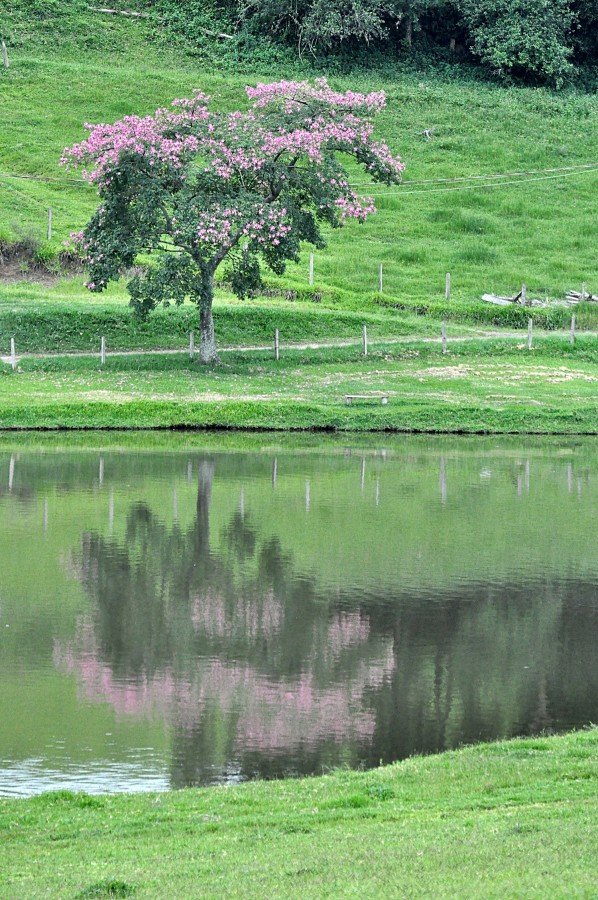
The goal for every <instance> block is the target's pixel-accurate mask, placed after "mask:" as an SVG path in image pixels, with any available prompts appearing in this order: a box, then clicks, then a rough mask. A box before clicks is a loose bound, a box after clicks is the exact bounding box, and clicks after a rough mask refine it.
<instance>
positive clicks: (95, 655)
mask: <svg viewBox="0 0 598 900" xmlns="http://www.w3.org/2000/svg"><path fill="white" fill-rule="evenodd" d="M213 477H214V464H213V462H212V461H211V460H210V459H204V460H202V461H201V462H200V464H199V479H198V492H197V508H196V516H195V519H194V522H193V525H192V527H191V528H189V529H188V530H185V531H184V530H181V529H180V528H178V527H177V526H175V527H173V528H168V527H166V526H165V525H164V523H163V522H162V521H161V520H160V519H159V518H158V517H156V516H155V515H154V514H153V513H152V511H151V510H150V509H149V508H148V507H147V506H146V505H145V504H136V505H134V506H133V507H131V510H130V512H129V516H128V520H127V530H126V536H125V540H124V542H123V543H122V544H120V543H118V542H116V541H114V540H106V539H105V538H103V537H101V536H100V535H97V534H86V535H85V536H84V538H83V541H82V553H81V561H80V566H79V577H80V578H81V580H82V582H83V584H84V585H85V587H86V589H87V590H88V592H89V593H90V595H91V596H92V598H93V600H94V613H93V618H86V619H84V620H81V621H80V623H79V627H78V633H77V637H76V640H75V641H74V642H73V643H72V644H71V645H69V646H67V647H63V648H57V652H56V658H57V660H59V661H60V662H61V664H62V665H63V666H66V667H67V668H68V669H70V670H72V671H76V672H77V673H78V674H79V675H80V677H81V679H82V683H83V688H84V691H85V693H86V695H87V696H88V697H93V698H97V699H108V700H109V701H110V702H111V703H112V704H113V705H114V707H115V708H116V709H117V711H119V712H122V713H129V714H136V715H141V714H157V715H160V716H161V717H164V718H166V719H167V720H168V721H170V722H171V724H172V727H173V732H174V740H175V745H176V746H175V748H174V754H173V756H174V762H173V765H174V767H175V771H174V772H173V781H174V783H175V784H177V785H179V784H189V783H199V782H202V781H206V780H212V779H213V778H214V777H218V776H219V775H220V774H221V773H222V772H223V771H225V770H226V769H227V768H230V767H231V766H232V767H233V768H234V769H241V770H243V771H254V770H256V769H258V770H259V771H260V772H261V773H262V774H268V773H269V772H275V771H284V770H285V769H286V768H289V767H291V768H294V769H297V770H299V769H301V768H302V767H303V765H304V764H305V763H304V762H299V757H301V759H303V760H305V759H306V758H309V759H310V762H309V764H308V768H310V769H311V768H312V767H313V766H314V765H315V766H317V765H318V762H320V763H321V764H323V763H324V762H325V761H330V762H336V761H337V760H338V752H339V749H338V748H339V745H343V746H344V747H345V748H346V751H347V752H348V753H349V754H350V760H351V761H353V760H354V759H355V758H356V757H355V753H356V750H357V747H358V746H360V745H362V744H363V743H364V742H369V741H370V740H371V738H372V735H373V731H374V728H375V717H374V713H373V711H372V708H371V698H370V693H371V692H372V691H374V692H375V691H376V689H379V688H380V687H381V686H382V684H383V683H384V682H385V681H388V679H389V677H390V675H391V673H392V671H393V668H394V656H393V648H392V639H391V638H388V637H382V636H379V635H375V634H373V633H372V629H371V627H370V622H369V619H368V617H367V615H365V614H363V613H361V612H360V611H359V610H351V611H343V610H339V609H334V608H333V607H332V605H331V604H329V603H325V602H323V598H322V597H318V596H317V595H316V592H315V588H314V584H313V582H312V581H311V580H310V579H306V578H298V577H297V576H296V575H295V573H294V571H293V565H292V559H291V557H290V556H289V555H287V554H285V553H283V551H282V549H281V547H280V543H279V542H278V540H277V539H264V540H260V538H259V537H258V535H257V534H256V532H255V531H254V530H253V529H252V527H251V521H250V518H249V517H245V516H242V515H241V514H240V513H237V514H236V515H235V516H233V518H232V520H231V521H230V523H229V525H228V526H227V528H226V529H225V530H224V533H223V535H222V542H221V543H222V546H223V550H222V552H221V553H219V554H216V553H215V552H213V550H212V548H211V544H210V514H209V513H210V502H211V493H212V482H213ZM266 754H267V755H266Z"/></svg>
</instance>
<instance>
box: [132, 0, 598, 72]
mask: <svg viewBox="0 0 598 900" xmlns="http://www.w3.org/2000/svg"><path fill="white" fill-rule="evenodd" d="M146 6H154V7H155V6H161V7H163V8H164V7H170V8H171V10H172V14H173V15H175V14H176V16H177V17H179V18H181V19H182V20H183V19H184V22H185V25H186V28H187V30H188V31H191V30H192V29H193V27H194V22H195V23H198V21H199V18H201V19H202V21H204V20H205V17H206V15H209V14H210V12H209V11H208V9H207V7H206V4H205V3H200V2H199V0H184V2H182V3H177V4H176V13H175V0H155V2H152V0H146ZM211 14H212V15H213V16H214V17H215V18H218V17H223V18H225V19H226V20H227V22H228V23H229V27H230V28H231V30H234V31H235V32H236V33H237V34H238V33H243V34H245V35H256V36H259V37H262V38H263V37H264V36H266V37H268V38H270V39H271V40H275V41H279V42H281V43H283V44H287V45H290V46H293V47H294V48H296V50H297V51H298V52H299V53H300V54H302V55H304V56H306V55H308V54H322V53H330V52H335V51H338V50H339V49H341V48H348V49H350V50H352V51H359V50H360V49H362V48H363V49H365V48H368V47H369V48H371V47H378V48H380V49H384V50H386V51H387V50H392V51H394V52H396V53H398V54H399V55H401V56H403V57H405V56H408V55H410V54H412V55H413V54H416V53H417V52H418V49H421V48H422V47H427V48H445V49H446V51H447V52H448V53H450V52H451V51H453V52H454V53H455V54H463V55H469V56H470V57H471V58H473V59H474V60H477V61H478V62H479V63H481V64H482V65H483V66H485V67H486V68H487V69H488V70H490V71H491V72H492V73H493V74H494V75H495V76H497V77H498V78H500V79H502V80H503V81H516V80H523V81H527V82H530V83H544V84H550V85H552V86H554V87H560V86H562V85H563V84H564V83H566V81H567V80H568V79H569V78H570V77H572V76H573V75H574V73H575V70H576V68H577V67H579V66H592V65H593V64H594V63H595V60H596V58H597V50H598V0H290V2H289V0H220V3H219V5H218V6H217V7H214V8H213V9H212V11H211Z"/></svg>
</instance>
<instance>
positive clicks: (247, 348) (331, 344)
mask: <svg viewBox="0 0 598 900" xmlns="http://www.w3.org/2000/svg"><path fill="white" fill-rule="evenodd" d="M550 334H551V335H554V336H555V337H564V336H567V335H568V334H569V332H568V331H567V332H565V331H551V332H550ZM583 334H584V335H588V336H593V337H596V336H597V334H598V333H597V332H589V331H584V332H583ZM501 339H504V340H520V341H524V340H526V339H527V333H524V332H522V331H479V332H473V333H471V334H466V335H457V336H455V335H453V336H449V337H448V342H449V344H450V343H454V342H455V341H459V342H460V343H462V342H464V341H470V340H478V341H494V340H501ZM411 343H423V344H440V343H442V338H441V337H417V336H415V335H402V336H401V337H396V338H380V339H378V340H369V341H368V346H369V348H370V349H374V347H376V346H381V345H383V346H389V345H395V344H411ZM360 345H361V340H357V341H356V340H349V339H347V340H338V341H323V342H318V341H310V342H308V343H287V344H284V345H281V349H284V348H286V349H288V350H332V349H334V348H336V347H358V346H360ZM272 346H273V345H272V344H247V345H243V346H228V347H219V348H218V352H219V353H249V352H255V351H258V352H265V351H267V350H272ZM188 352H189V351H188V349H186V348H184V347H180V348H175V349H149V350H148V349H145V350H108V351H107V356H164V355H175V354H179V355H180V354H185V353H188ZM196 354H197V349H196ZM99 355H100V353H99V350H94V351H90V350H73V351H68V350H67V351H64V352H62V353H61V352H58V353H17V355H16V360H17V362H19V360H21V359H58V358H64V357H68V358H73V359H77V358H83V359H91V358H93V357H96V356H99ZM0 360H1V361H2V362H4V363H7V364H8V365H10V363H11V360H12V358H11V356H10V354H7V355H6V354H5V355H3V356H0Z"/></svg>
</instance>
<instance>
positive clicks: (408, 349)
mask: <svg viewBox="0 0 598 900" xmlns="http://www.w3.org/2000/svg"><path fill="white" fill-rule="evenodd" d="M597 362H598V339H597V338H596V337H595V336H589V335H584V336H583V337H580V338H578V340H577V342H576V345H575V347H574V348H571V346H570V344H569V342H568V339H567V338H566V337H564V336H558V335H555V336H552V337H542V338H536V340H535V343H534V348H533V349H532V350H528V349H527V342H526V341H521V339H518V338H513V337H511V338H509V337H506V336H503V337H497V338H493V339H492V338H490V339H486V340H481V339H457V338H453V339H451V340H450V341H449V345H448V352H447V353H446V354H445V353H443V352H442V347H441V345H440V341H439V339H431V340H428V341H421V340H420V341H414V340H412V339H410V338H405V339H400V338H397V339H395V340H393V342H388V341H385V340H384V339H379V340H378V341H374V342H373V343H372V344H371V345H370V352H369V354H368V356H367V357H364V356H363V351H362V348H361V345H360V344H359V343H353V344H351V345H349V346H339V347H320V348H318V347H314V346H311V347H307V348H305V349H298V348H292V347H286V348H285V347H283V348H282V354H281V358H280V360H279V361H278V362H276V361H275V360H274V359H273V353H272V351H271V350H268V351H264V350H260V351H257V350H256V351H245V352H241V351H239V350H233V351H230V352H223V353H222V363H221V365H219V366H217V367H210V368H204V367H200V366H198V364H197V363H196V362H191V361H190V359H189V355H188V353H185V352H181V353H171V354H166V355H165V354H150V355H138V354H129V355H114V356H109V357H108V360H107V362H106V365H105V366H104V367H102V366H101V365H100V360H99V357H98V355H94V356H85V357H80V356H79V357H68V356H57V357H54V358H33V357H24V358H22V359H21V361H20V364H19V369H18V371H17V372H12V371H11V369H10V367H9V365H8V364H7V363H5V364H4V367H3V370H2V372H3V375H4V377H0V427H1V428H21V427H36V428H39V427H50V428H56V427H65V428H82V427H114V428H116V427H127V428H142V427H202V428H206V427H211V428H214V427H215V428H274V429H283V430H289V429H322V428H323V429H338V430H397V431H426V432H428V431H429V432H497V433H499V432H502V433H505V432H520V433H532V432H539V433H565V434H575V433H591V434H594V433H598V367H597ZM349 394H352V395H365V398H364V399H360V400H357V401H356V402H355V403H354V404H352V405H351V406H348V405H347V404H346V396H347V395H349ZM381 395H385V396H388V403H387V404H386V405H382V403H381V402H380V396H381Z"/></svg>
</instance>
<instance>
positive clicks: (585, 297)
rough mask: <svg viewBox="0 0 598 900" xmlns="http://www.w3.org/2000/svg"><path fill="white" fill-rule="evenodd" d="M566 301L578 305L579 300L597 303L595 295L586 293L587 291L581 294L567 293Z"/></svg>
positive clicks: (597, 299) (575, 292)
mask: <svg viewBox="0 0 598 900" xmlns="http://www.w3.org/2000/svg"><path fill="white" fill-rule="evenodd" d="M567 300H568V301H569V303H579V301H580V300H592V301H593V302H594V303H597V302H598V297H597V296H596V294H590V293H588V291H584V292H583V294H582V293H580V292H579V291H567Z"/></svg>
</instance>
